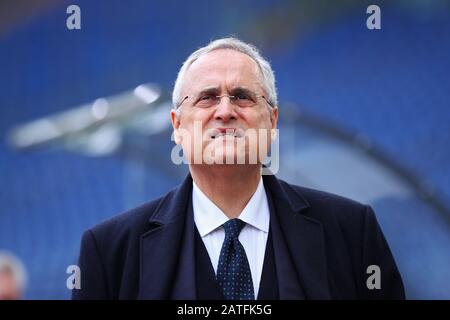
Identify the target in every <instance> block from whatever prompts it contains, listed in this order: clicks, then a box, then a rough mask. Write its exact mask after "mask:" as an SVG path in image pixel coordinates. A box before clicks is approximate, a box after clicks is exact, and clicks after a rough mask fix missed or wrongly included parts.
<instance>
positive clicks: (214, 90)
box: [196, 86, 254, 97]
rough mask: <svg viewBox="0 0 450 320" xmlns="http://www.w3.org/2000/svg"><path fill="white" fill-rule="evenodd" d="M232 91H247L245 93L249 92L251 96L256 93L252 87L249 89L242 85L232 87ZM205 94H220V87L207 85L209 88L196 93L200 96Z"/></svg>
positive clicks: (235, 92) (234, 92) (233, 92)
mask: <svg viewBox="0 0 450 320" xmlns="http://www.w3.org/2000/svg"><path fill="white" fill-rule="evenodd" d="M230 93H231V95H233V94H237V93H245V94H247V95H249V96H253V95H254V92H253V91H252V90H250V89H248V88H246V87H241V86H239V87H234V88H232V89H231V90H230ZM204 94H215V95H219V94H220V88H219V87H215V86H213V87H207V88H205V89H203V90H201V91H200V92H199V93H198V94H197V95H196V97H200V96H202V95H204Z"/></svg>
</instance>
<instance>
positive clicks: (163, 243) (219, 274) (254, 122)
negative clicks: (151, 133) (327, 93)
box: [73, 38, 404, 300]
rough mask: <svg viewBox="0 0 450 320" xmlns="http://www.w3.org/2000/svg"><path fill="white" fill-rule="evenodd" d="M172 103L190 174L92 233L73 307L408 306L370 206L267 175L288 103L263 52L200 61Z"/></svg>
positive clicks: (233, 45) (208, 55) (189, 67)
mask: <svg viewBox="0 0 450 320" xmlns="http://www.w3.org/2000/svg"><path fill="white" fill-rule="evenodd" d="M173 103H174V108H173V110H172V111H171V115H170V116H171V120H172V125H173V129H174V137H175V142H176V143H177V144H179V145H180V146H181V147H182V150H183V154H184V157H185V159H186V160H187V162H188V163H189V170H190V174H189V175H188V177H187V178H186V179H185V181H184V182H183V183H182V184H181V186H179V187H178V188H176V189H174V190H173V191H171V192H169V193H168V194H166V195H165V196H164V197H162V198H160V199H156V200H154V201H152V202H149V203H147V204H144V205H143V206H141V207H138V208H136V209H133V210H131V211H129V212H127V213H125V214H122V215H119V216H117V217H114V218H112V219H110V220H108V221H106V222H103V223H101V224H99V225H97V226H95V227H94V228H92V229H90V230H88V231H86V232H85V233H84V235H83V239H82V247H81V253H80V260H79V265H80V268H81V289H76V290H74V291H73V298H75V299H136V298H139V299H227V300H228V299H229V300H253V299H372V298H375V299H403V298H404V290H403V284H402V280H401V277H400V274H399V272H398V270H397V267H396V265H395V262H394V259H393V257H392V254H391V252H390V250H389V247H388V244H387V243H386V240H385V238H384V236H383V234H382V232H381V230H380V227H379V226H378V223H377V221H376V218H375V215H374V213H373V211H372V209H371V208H370V207H368V206H365V205H362V204H359V203H357V202H354V201H352V200H348V199H344V198H342V197H338V196H335V195H332V194H328V193H324V192H320V191H315V190H311V189H306V188H303V187H299V186H295V185H290V184H288V183H286V182H284V181H282V180H279V179H277V178H276V177H275V176H273V175H262V169H263V167H262V163H263V161H264V157H265V156H266V155H267V152H268V149H269V146H270V142H271V139H273V138H274V137H275V136H276V128H277V119H278V107H277V105H278V102H277V93H276V88H275V79H274V75H273V71H272V69H271V66H270V64H269V63H268V62H267V61H266V60H265V59H264V58H263V57H262V56H261V55H260V54H259V52H258V50H257V49H256V48H255V47H253V46H251V45H249V44H246V43H244V42H242V41H240V40H238V39H235V38H225V39H219V40H215V41H213V42H211V43H210V44H208V45H207V46H205V47H203V48H200V49H199V50H197V51H195V52H194V53H192V54H191V55H190V56H189V57H188V59H187V60H186V61H185V62H184V64H183V66H182V67H181V69H180V72H179V74H178V77H177V80H176V82H175V87H174V90H173ZM255 155H257V156H255ZM261 155H262V156H261Z"/></svg>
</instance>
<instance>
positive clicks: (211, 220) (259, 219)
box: [192, 177, 270, 299]
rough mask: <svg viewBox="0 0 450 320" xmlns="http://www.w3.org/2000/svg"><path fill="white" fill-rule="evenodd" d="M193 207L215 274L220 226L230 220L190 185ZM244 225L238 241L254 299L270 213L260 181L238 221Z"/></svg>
mask: <svg viewBox="0 0 450 320" xmlns="http://www.w3.org/2000/svg"><path fill="white" fill-rule="evenodd" d="M192 206H193V210H194V221H195V225H196V226H197V229H198V231H199V233H200V236H201V237H202V240H203V243H204V244H205V247H206V250H207V251H208V254H209V258H210V259H211V263H212V265H213V267H214V272H215V273H216V274H217V265H218V264H219V256H220V250H221V249H222V244H223V241H224V240H225V229H224V228H223V227H222V225H223V224H224V223H225V222H227V221H228V220H229V219H228V217H227V216H226V215H225V213H223V211H222V210H220V209H219V207H217V206H216V205H215V204H214V203H213V202H212V201H211V200H210V199H209V198H208V197H207V196H206V195H205V194H204V193H203V192H202V191H201V190H200V188H199V187H198V186H197V185H196V184H195V182H193V190H192ZM238 218H239V219H241V220H242V221H244V222H245V223H246V225H245V226H244V228H242V231H241V233H240V234H239V241H240V242H241V243H242V246H243V247H244V249H245V253H246V255H247V259H248V262H249V265H250V272H251V274H252V281H253V287H254V293H255V299H256V298H257V297H258V290H259V283H260V281H261V274H262V268H263V263H264V254H265V252H266V242H267V237H268V235H269V223H270V212H269V205H268V203H267V196H266V191H265V189H264V184H263V179H262V177H261V179H260V181H259V184H258V187H257V188H256V191H255V193H254V194H253V196H252V197H251V199H250V201H249V202H248V203H247V205H246V206H245V208H244V210H242V212H241V214H240V215H239V217H238Z"/></svg>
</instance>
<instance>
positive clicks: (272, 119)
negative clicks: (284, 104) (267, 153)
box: [270, 106, 278, 141]
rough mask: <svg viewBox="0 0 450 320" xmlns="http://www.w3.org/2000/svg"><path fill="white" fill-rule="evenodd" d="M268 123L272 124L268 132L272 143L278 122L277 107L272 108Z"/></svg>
mask: <svg viewBox="0 0 450 320" xmlns="http://www.w3.org/2000/svg"><path fill="white" fill-rule="evenodd" d="M270 122H271V123H272V129H271V130H270V138H271V139H272V141H274V140H275V139H276V138H277V132H278V130H277V122H278V107H277V106H274V107H273V108H272V110H271V117H270Z"/></svg>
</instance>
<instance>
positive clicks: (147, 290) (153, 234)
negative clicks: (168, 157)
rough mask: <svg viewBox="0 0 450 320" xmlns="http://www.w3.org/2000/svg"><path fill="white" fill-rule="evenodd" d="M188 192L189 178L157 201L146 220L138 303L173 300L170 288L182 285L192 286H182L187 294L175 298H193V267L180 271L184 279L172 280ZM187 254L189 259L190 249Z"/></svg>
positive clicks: (177, 259)
mask: <svg viewBox="0 0 450 320" xmlns="http://www.w3.org/2000/svg"><path fill="white" fill-rule="evenodd" d="M191 191H192V178H191V176H190V175H188V177H187V178H186V179H185V181H184V182H183V183H182V185H181V186H180V187H179V188H178V189H175V190H174V191H172V192H170V193H169V194H168V195H167V196H166V197H165V198H164V199H162V200H161V202H160V204H159V206H158V208H157V209H156V210H155V213H154V214H153V215H152V217H151V218H150V220H149V224H150V229H149V231H147V232H146V233H145V234H144V235H142V237H141V248H140V250H141V251H140V276H139V279H140V280H139V299H169V298H172V299H176V298H177V297H176V296H175V297H174V296H172V288H173V287H174V286H175V285H176V283H181V282H182V281H188V282H189V281H191V282H192V283H191V285H189V284H186V283H185V286H184V288H185V289H187V290H186V291H185V292H184V295H183V296H182V297H179V298H183V299H191V298H192V299H193V298H195V283H194V282H193V281H195V280H194V279H195V278H194V277H193V275H194V271H195V270H194V266H193V265H191V268H190V269H188V270H184V272H183V273H185V274H184V277H183V278H184V279H181V278H180V277H179V276H178V277H176V273H177V266H178V263H179V257H180V256H182V255H180V250H181V245H182V240H183V235H184V234H185V232H184V230H185V221H186V212H187V206H188V205H189V203H190V201H189V198H190V196H191ZM191 245H193V243H192V244H191ZM188 251H190V252H191V253H192V259H193V252H194V251H193V248H192V250H188ZM189 258H190V257H189V255H184V257H183V256H182V259H184V260H186V259H189ZM184 260H182V261H184ZM188 273H189V274H188ZM189 275H192V276H191V277H190V276H189ZM174 279H175V280H174ZM177 279H178V280H177ZM175 287H177V286H175ZM178 291H179V290H177V292H178Z"/></svg>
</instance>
